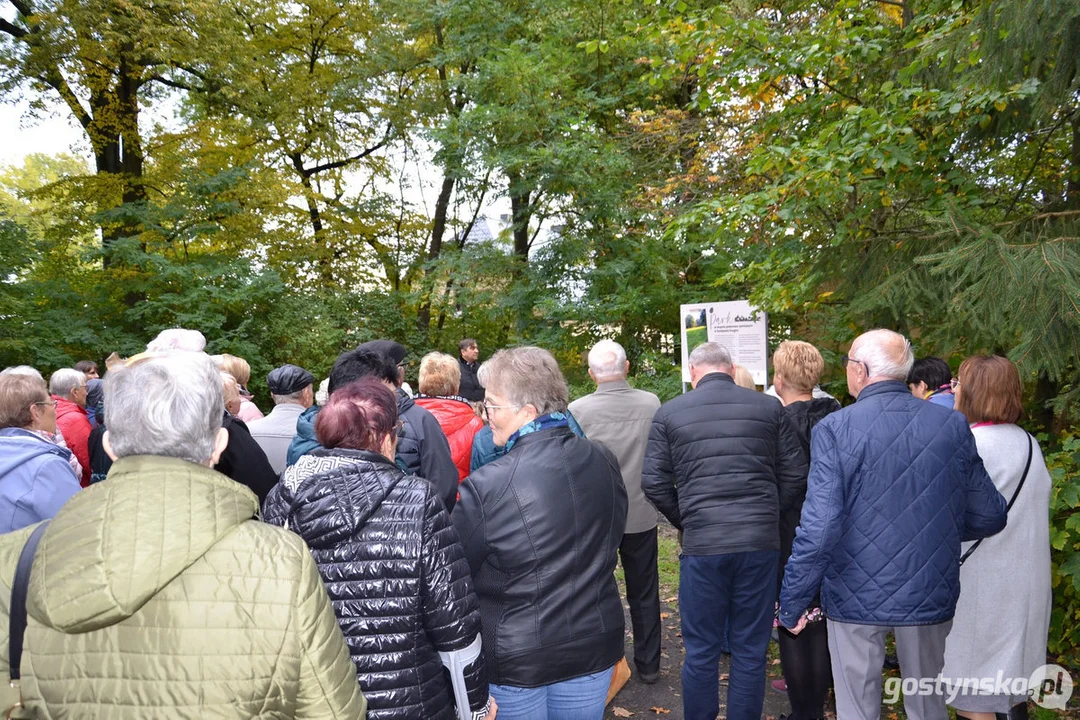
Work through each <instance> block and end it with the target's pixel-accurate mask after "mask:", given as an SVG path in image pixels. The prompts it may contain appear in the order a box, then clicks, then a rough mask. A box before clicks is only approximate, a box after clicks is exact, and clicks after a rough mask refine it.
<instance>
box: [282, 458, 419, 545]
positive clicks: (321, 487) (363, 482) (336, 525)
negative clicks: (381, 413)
mask: <svg viewBox="0 0 1080 720" xmlns="http://www.w3.org/2000/svg"><path fill="white" fill-rule="evenodd" d="M295 467H296V468H297V469H298V472H300V473H301V474H303V473H307V476H306V477H303V478H301V479H300V482H299V484H298V485H294V486H292V487H290V486H289V485H286V484H285V483H283V484H282V487H281V492H282V493H283V498H282V499H283V500H284V501H285V503H286V505H288V506H289V515H288V526H289V529H291V530H292V531H293V532H296V533H297V534H299V535H300V537H302V538H304V541H305V542H306V543H307V544H308V545H309V546H311V547H313V548H322V547H332V546H334V545H337V544H338V543H340V542H342V541H344V540H347V539H348V538H350V537H352V536H354V535H355V534H356V531H357V530H358V529H359V528H361V527H362V526H363V525H364V524H365V523H366V522H367V521H368V519H369V518H370V517H371V516H372V515H373V514H374V513H375V511H376V510H378V509H379V507H380V506H381V505H382V503H383V501H384V500H385V499H386V497H387V495H389V494H390V491H391V490H393V489H394V486H395V485H397V483H398V482H399V481H400V480H401V479H402V478H403V477H405V473H403V472H401V470H400V469H398V467H397V465H395V464H394V463H393V462H391V461H390V460H387V459H386V458H385V457H383V456H382V455H380V454H379V453H373V452H369V451H367V450H346V449H343V448H337V449H334V450H325V449H320V450H316V451H314V452H312V453H311V454H309V455H305V456H304V457H302V458H300V461H299V462H298V463H297V464H296V466H295Z"/></svg>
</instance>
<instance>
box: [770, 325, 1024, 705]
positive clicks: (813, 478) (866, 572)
mask: <svg viewBox="0 0 1080 720" xmlns="http://www.w3.org/2000/svg"><path fill="white" fill-rule="evenodd" d="M913 361H914V357H913V356H912V353H911V345H910V343H908V341H907V339H906V338H905V337H904V336H903V335H900V334H899V333H895V332H893V331H891V330H871V331H870V332H868V333H864V334H863V335H860V336H859V337H858V338H856V339H855V342H854V343H852V345H851V349H850V350H849V351H848V354H847V355H845V356H844V357H843V362H844V365H845V368H846V371H847V383H848V390H849V391H850V392H851V394H852V395H854V396H855V397H856V398H857V400H856V402H855V404H854V405H850V406H848V407H846V408H844V409H843V410H840V411H838V412H835V413H833V414H831V415H829V416H828V417H826V418H825V419H823V420H822V421H821V422H819V423H818V424H817V425H816V426H815V427H814V432H813V436H812V440H811V447H810V457H811V465H810V476H809V480H808V491H807V495H806V502H805V503H804V504H803V510H802V516H801V519H800V524H799V531H798V534H797V535H796V537H795V543H794V546H793V548H792V551H791V558H790V560H788V563H787V565H786V566H785V570H784V584H783V589H782V590H781V593H780V623H781V624H782V625H783V626H784V627H786V628H789V629H791V631H792V632H794V633H798V632H800V631H801V630H802V628H803V627H804V626H805V625H806V619H805V617H803V614H804V611H805V610H806V608H807V607H808V605H809V604H810V602H811V600H812V599H813V598H814V596H815V595H816V594H817V593H818V589H819V588H820V592H821V605H822V610H823V611H824V613H825V615H826V617H827V618H828V634H829V651H830V655H831V659H832V672H833V683H834V688H835V693H836V711H837V715H839V717H841V718H865V719H876V718H878V717H880V712H881V687H882V680H881V664H882V661H883V660H884V658H885V634H886V633H887V632H888V631H889V630H890V629H891V630H892V631H893V633H894V635H895V636H896V651H897V655H898V656H899V659H900V671H901V674H902V675H903V676H904V678H905V680H906V679H907V678H915V679H917V680H927V681H928V682H927V683H925V684H924V683H921V682H919V683H916V687H917V688H918V691H917V692H916V693H914V694H912V695H908V694H907V693H906V691H905V696H904V710H905V711H906V713H907V716H908V717H909V718H912V720H931V719H932V720H944V718H946V717H948V713H947V711H946V708H945V698H944V696H943V695H942V694H941V692H940V688H939V687H938V686H937V683H936V680H937V678H938V676H939V675H940V673H941V670H942V667H943V666H944V663H945V638H946V636H947V635H948V634H949V628H950V627H951V626H952V617H953V613H954V611H955V609H956V601H957V598H958V597H959V594H960V543H961V542H962V541H967V540H976V539H978V538H981V537H985V536H988V535H993V534H994V533H997V532H999V531H1000V530H1001V529H1002V528H1004V527H1005V519H1006V508H1005V498H1003V497H1002V496H1001V493H999V492H998V491H997V490H996V489H995V488H994V484H993V482H992V481H991V479H990V477H989V476H988V475H987V473H986V470H985V468H984V467H983V463H982V460H981V459H980V458H979V453H978V450H977V449H976V447H975V438H974V437H973V436H972V434H971V430H970V429H968V425H967V420H966V419H965V418H964V416H963V415H961V414H960V413H958V412H954V411H953V410H950V409H948V408H946V407H942V406H940V405H936V404H934V403H928V402H923V401H922V400H920V399H917V398H915V397H913V396H912V394H911V391H910V389H909V388H908V386H907V384H906V383H905V380H906V379H907V376H908V373H909V372H910V371H911V365H912V363H913ZM907 686H908V683H907V682H905V683H904V687H905V688H906V687H907ZM926 688H930V690H931V691H930V692H926V691H925V689H926Z"/></svg>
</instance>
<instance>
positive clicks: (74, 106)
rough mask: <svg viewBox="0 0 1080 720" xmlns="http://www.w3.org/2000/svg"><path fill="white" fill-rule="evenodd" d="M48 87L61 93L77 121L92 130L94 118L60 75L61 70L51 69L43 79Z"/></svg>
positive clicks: (84, 127) (86, 128) (85, 128)
mask: <svg viewBox="0 0 1080 720" xmlns="http://www.w3.org/2000/svg"><path fill="white" fill-rule="evenodd" d="M41 79H42V80H43V81H44V82H45V84H46V85H48V86H49V87H51V88H52V89H53V90H55V91H56V92H58V93H60V97H61V99H63V101H64V103H65V104H67V106H68V109H70V110H71V112H72V114H74V115H75V119H76V120H78V121H79V124H80V125H82V127H83V129H84V130H89V129H90V123H91V122H93V120H94V118H93V116H92V115H91V114H90V112H89V111H88V110H87V109H86V108H85V107H83V104H82V101H80V100H79V97H78V96H77V95H76V94H75V92H74V91H73V90H72V89H71V86H70V85H68V82H67V80H65V79H64V76H63V75H61V74H60V70H59V69H57V68H56V67H53V68H50V69H49V70H48V72H47V73H45V76H44V77H42V78H41Z"/></svg>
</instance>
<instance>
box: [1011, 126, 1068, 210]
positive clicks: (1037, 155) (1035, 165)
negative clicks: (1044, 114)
mask: <svg viewBox="0 0 1080 720" xmlns="http://www.w3.org/2000/svg"><path fill="white" fill-rule="evenodd" d="M1072 116H1073V113H1071V112H1070V113H1063V114H1062V116H1061V119H1060V120H1058V121H1057V123H1055V124H1054V127H1052V128H1050V132H1048V133H1046V137H1044V138H1043V141H1042V142H1041V143H1040V144H1039V149H1038V150H1037V151H1036V152H1035V162H1033V163H1031V168H1030V169H1029V170H1028V172H1027V175H1026V176H1025V177H1024V180H1023V181H1022V182H1021V183H1020V189H1019V190H1017V191H1016V195H1014V196H1013V199H1012V202H1011V203H1010V204H1009V209H1008V210H1006V211H1005V219H1006V220H1008V219H1009V217H1010V216H1011V215H1012V213H1013V210H1015V209H1016V203H1018V202H1020V197H1021V196H1022V195H1023V194H1024V190H1026V189H1027V184H1028V182H1030V181H1031V177H1032V176H1033V175H1034V174H1035V170H1036V168H1038V167H1039V161H1040V160H1042V154H1043V150H1045V149H1046V144H1047V143H1048V142H1050V138H1052V137H1053V136H1054V134H1055V133H1056V132H1057V131H1058V130H1059V129H1061V126H1062V125H1064V124H1065V121H1066V120H1069V119H1070V118H1071V117H1072Z"/></svg>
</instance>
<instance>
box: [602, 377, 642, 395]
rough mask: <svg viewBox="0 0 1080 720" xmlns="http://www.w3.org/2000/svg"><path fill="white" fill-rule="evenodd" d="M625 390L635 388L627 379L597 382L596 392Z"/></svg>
mask: <svg viewBox="0 0 1080 720" xmlns="http://www.w3.org/2000/svg"><path fill="white" fill-rule="evenodd" d="M625 390H633V388H632V387H630V383H628V382H627V381H626V380H608V381H607V382H602V383H597V384H596V392H598V393H613V392H623V391H625Z"/></svg>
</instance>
